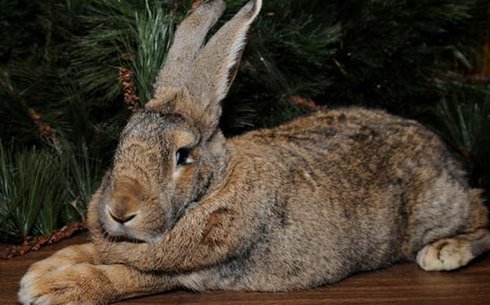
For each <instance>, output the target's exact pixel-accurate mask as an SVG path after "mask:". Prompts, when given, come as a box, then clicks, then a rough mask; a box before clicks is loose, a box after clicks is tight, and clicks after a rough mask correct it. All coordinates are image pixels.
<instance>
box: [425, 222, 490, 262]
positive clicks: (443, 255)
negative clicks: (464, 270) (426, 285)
mask: <svg viewBox="0 0 490 305" xmlns="http://www.w3.org/2000/svg"><path fill="white" fill-rule="evenodd" d="M487 250H490V233H489V232H488V230H485V229H480V230H477V231H475V232H473V233H469V234H461V235H456V236H453V237H451V238H444V239H439V240H437V241H434V242H432V243H430V244H428V245H426V246H425V247H423V248H422V249H421V250H420V251H419V252H418V253H417V258H416V261H417V263H418V265H419V266H420V267H421V268H422V269H423V270H425V271H450V270H454V269H458V268H460V267H463V266H465V265H467V264H468V263H469V262H470V261H471V260H473V259H474V258H475V257H477V256H479V255H480V254H482V253H483V252H485V251H487Z"/></svg>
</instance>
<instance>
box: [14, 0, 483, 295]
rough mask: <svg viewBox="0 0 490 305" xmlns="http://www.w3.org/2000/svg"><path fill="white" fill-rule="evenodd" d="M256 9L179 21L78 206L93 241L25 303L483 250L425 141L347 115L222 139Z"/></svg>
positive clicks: (406, 129) (476, 213)
mask: <svg viewBox="0 0 490 305" xmlns="http://www.w3.org/2000/svg"><path fill="white" fill-rule="evenodd" d="M261 4H262V1H261V0H256V1H251V2H250V3H248V4H247V5H246V6H245V7H243V9H242V10H240V12H238V14H237V15H236V16H235V17H234V18H233V19H232V20H231V21H229V22H228V23H226V24H225V25H224V26H223V27H222V28H221V29H220V30H219V31H218V32H217V33H216V34H215V35H214V36H213V37H212V38H211V39H210V40H209V41H208V42H207V43H206V44H204V39H205V37H206V34H207V33H208V31H209V30H210V28H211V27H212V26H213V25H214V24H215V22H216V21H217V20H218V18H219V17H220V16H221V14H222V13H223V11H224V8H225V5H224V2H223V0H214V1H207V2H204V4H202V5H201V6H200V7H199V8H198V9H196V10H195V11H194V12H193V13H192V14H191V15H190V16H189V17H188V18H186V19H185V20H184V21H183V23H182V24H181V25H180V26H179V28H178V30H177V33H176V37H175V42H174V45H173V46H172V48H171V50H170V51H169V54H168V56H167V60H166V64H165V66H164V68H163V70H162V71H161V72H160V75H159V77H158V80H157V83H156V86H155V95H154V98H153V99H152V100H151V101H150V102H149V103H148V104H147V105H146V107H145V109H144V110H141V111H139V112H137V113H136V114H134V115H133V116H132V117H131V119H130V120H129V123H128V125H127V126H126V128H125V130H124V131H123V133H122V135H121V140H120V144H119V147H118V149H117V152H116V155H115V157H114V162H113V165H112V167H111V168H110V169H109V170H108V172H107V174H106V176H105V178H104V179H103V182H102V184H101V186H100V188H99V190H98V191H97V193H96V194H95V195H94V198H93V200H92V202H91V203H90V206H89V215H88V219H89V225H90V228H91V234H92V243H89V244H85V245H77V246H71V247H68V248H66V249H63V250H61V251H59V252H58V253H56V254H54V255H53V256H52V257H50V258H48V259H46V260H43V261H41V262H38V263H36V264H34V265H33V266H32V267H31V268H30V269H29V271H28V272H27V274H26V275H25V276H24V278H23V279H22V282H21V288H20V291H19V299H20V301H21V302H22V303H24V304H107V303H109V302H112V301H117V300H120V299H124V298H128V297H133V296H138V295H145V294H151V293H156V292H164V291H167V290H170V289H175V288H180V287H185V288H189V289H193V290H217V289H226V290H260V291H284V290H292V289H301V288H308V287H315V286H318V285H322V284H326V283H332V282H335V281H339V280H341V279H343V278H345V277H346V276H348V275H350V274H352V273H355V272H359V271H366V270H374V269H378V268H382V267H385V266H388V265H390V264H393V263H395V262H398V261H402V260H412V261H416V262H417V263H418V264H419V265H420V266H421V267H422V268H423V269H424V270H452V269H455V268H459V267H461V266H464V265H466V264H467V263H468V262H469V261H471V260H472V259H473V258H475V257H476V256H477V255H479V254H481V253H482V252H483V251H485V250H487V249H489V248H490V235H489V232H488V231H487V210H486V209H485V208H484V206H483V205H482V204H481V202H480V199H479V192H478V191H475V190H471V189H470V188H469V186H468V184H467V181H466V179H465V174H464V172H463V171H462V170H461V168H460V166H459V165H458V164H457V163H456V162H455V161H454V160H453V159H452V158H451V156H450V155H449V153H448V151H447V149H446V148H445V147H444V145H443V143H441V141H440V140H439V138H438V137H437V136H435V135H434V134H433V133H431V132H430V131H428V130H427V129H425V128H424V127H422V126H421V125H419V124H418V123H416V122H414V121H409V120H404V119H401V118H398V117H395V116H391V115H388V114H386V113H384V112H382V111H369V110H364V109H358V108H352V109H341V110H335V111H329V112H320V113H316V114H314V115H311V116H308V117H303V118H300V119H297V120H294V121H292V122H291V123H289V124H286V125H283V126H280V127H277V128H274V129H265V130H258V131H254V132H250V133H248V134H245V135H243V136H240V137H236V138H232V139H225V138H224V137H223V134H222V133H221V131H220V129H219V127H218V120H219V117H220V113H221V106H220V101H221V100H222V99H223V98H224V97H225V95H226V93H227V91H228V88H229V86H230V82H231V79H233V76H234V73H235V72H236V66H237V64H238V62H239V59H240V56H241V53H242V50H243V48H244V42H245V37H246V35H247V31H248V30H249V27H250V25H251V23H252V21H253V20H254V19H255V17H256V16H257V14H258V12H259V10H260V8H261Z"/></svg>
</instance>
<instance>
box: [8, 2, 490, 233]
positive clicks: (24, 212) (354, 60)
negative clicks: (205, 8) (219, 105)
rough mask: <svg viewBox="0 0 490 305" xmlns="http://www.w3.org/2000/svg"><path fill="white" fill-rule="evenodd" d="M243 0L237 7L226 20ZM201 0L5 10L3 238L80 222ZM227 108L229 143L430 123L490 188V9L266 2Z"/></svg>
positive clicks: (479, 5) (23, 5)
mask: <svg viewBox="0 0 490 305" xmlns="http://www.w3.org/2000/svg"><path fill="white" fill-rule="evenodd" d="M244 2H245V0H228V1H227V4H228V8H229V9H228V11H227V12H226V15H225V17H224V18H223V21H220V22H221V24H222V23H223V22H225V20H227V19H229V18H230V17H231V16H232V15H233V14H234V13H235V12H236V11H237V10H238V9H239V8H240V7H241V6H242V5H243V3H244ZM192 5H193V1H192V0H144V1H142V0H86V1H74V0H0V28H1V29H2V30H1V31H0V40H1V41H2V44H0V140H1V141H2V142H1V143H2V145H1V149H0V179H1V186H0V196H1V197H0V223H1V224H0V239H8V240H19V239H22V238H25V237H26V236H28V235H38V234H46V233H48V232H50V231H51V230H53V229H54V228H57V227H60V226H62V225H63V224H65V223H67V222H70V221H77V220H80V219H82V217H83V211H84V204H85V203H86V202H87V201H88V200H89V198H90V194H91V193H93V191H94V190H95V189H94V188H95V187H96V186H97V184H98V181H99V179H100V176H101V175H100V174H101V173H102V172H103V169H104V168H105V167H106V166H107V164H108V163H109V162H110V160H111V156H112V153H113V149H114V147H115V145H116V143H117V138H118V135H119V132H120V131H121V128H122V127H123V126H124V124H125V122H126V120H127V118H128V117H129V115H130V114H131V112H132V111H134V110H135V109H137V108H139V107H141V106H142V105H144V104H145V103H146V102H147V101H148V100H149V99H150V97H151V95H152V90H153V82H154V79H155V76H156V74H157V72H158V70H159V68H160V66H161V65H162V63H163V62H164V60H165V55H166V52H167V50H168V48H169V46H170V44H171V42H172V39H173V34H174V31H175V29H176V26H177V24H178V23H179V22H180V21H181V20H182V18H184V17H185V15H186V14H187V12H188V11H189V10H190V9H191V8H192ZM250 36H251V40H250V43H249V45H248V47H247V49H246V50H245V53H244V58H243V60H242V63H241V66H240V71H239V73H238V76H237V79H236V80H235V84H234V86H233V87H232V90H231V92H230V95H229V97H228V98H227V99H226V100H225V101H224V103H223V106H224V113H223V117H222V122H221V126H222V128H223V130H224V131H225V133H226V134H227V135H229V136H232V135H236V134H240V133H242V132H245V131H247V130H251V129H255V128H262V127H270V126H275V125H277V124H280V123H282V122H284V121H286V120H289V119H291V118H293V117H295V116H298V115H302V114H305V113H308V112H309V111H311V109H312V108H318V107H324V108H332V107H339V106H349V105H362V106H366V107H375V108H383V109H387V110H388V111H390V112H392V113H395V114H398V115H402V116H405V117H409V118H414V119H417V120H420V121H422V122H424V123H425V124H426V125H428V126H430V127H431V128H433V129H434V130H435V131H436V132H438V133H439V134H440V135H441V137H442V138H443V139H445V140H446V141H447V142H448V144H449V146H450V147H451V148H452V149H453V150H454V152H455V154H456V155H457V156H459V157H460V158H461V160H462V161H463V163H464V164H465V166H466V168H467V170H468V171H469V173H470V175H471V181H472V183H473V186H475V187H486V188H489V187H490V178H489V177H490V161H489V160H488V157H487V156H489V155H490V139H489V137H490V136H489V134H490V133H489V132H488V131H489V130H490V129H489V128H490V82H489V77H490V1H488V0H441V1H431V0H420V1H408V0H366V1H356V0H344V1H332V0H329V1H325V0H304V1H295V0H268V1H265V3H264V8H263V11H262V15H261V16H260V18H259V19H258V20H257V22H256V23H255V24H254V26H253V29H252V31H251V34H250Z"/></svg>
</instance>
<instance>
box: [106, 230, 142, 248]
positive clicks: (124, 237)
mask: <svg viewBox="0 0 490 305" xmlns="http://www.w3.org/2000/svg"><path fill="white" fill-rule="evenodd" d="M101 233H102V234H101V235H102V237H103V238H104V239H105V240H106V241H108V242H112V243H120V242H128V243H133V244H143V243H145V242H146V241H144V240H142V239H138V238H135V237H130V236H127V235H112V234H110V233H109V232H107V230H106V229H105V228H104V226H102V227H101Z"/></svg>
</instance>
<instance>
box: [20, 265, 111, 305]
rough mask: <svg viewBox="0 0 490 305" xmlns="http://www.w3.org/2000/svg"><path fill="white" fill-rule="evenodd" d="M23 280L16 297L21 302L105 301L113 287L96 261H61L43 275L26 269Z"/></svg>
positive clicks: (46, 304) (44, 304)
mask: <svg viewBox="0 0 490 305" xmlns="http://www.w3.org/2000/svg"><path fill="white" fill-rule="evenodd" d="M26 277H27V279H26V280H24V279H23V280H22V282H21V287H20V290H19V294H18V296H19V301H20V302H21V303H22V304H24V305H27V304H34V305H57V304H60V305H61V304H70V305H81V304H96V305H97V304H99V305H102V304H108V303H109V302H110V301H111V298H112V297H113V296H114V294H115V293H114V289H112V287H111V282H110V281H109V280H108V278H107V277H106V275H105V274H104V273H103V272H102V271H101V270H100V269H98V268H97V266H96V265H92V264H87V263H81V264H76V265H64V266H62V267H60V268H58V269H54V270H53V271H51V272H48V273H45V274H42V275H38V274H36V275H31V274H30V272H28V273H27V274H26V275H25V276H24V278H26Z"/></svg>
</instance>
